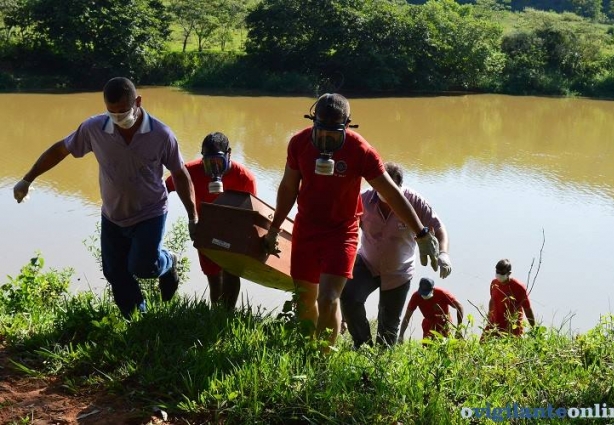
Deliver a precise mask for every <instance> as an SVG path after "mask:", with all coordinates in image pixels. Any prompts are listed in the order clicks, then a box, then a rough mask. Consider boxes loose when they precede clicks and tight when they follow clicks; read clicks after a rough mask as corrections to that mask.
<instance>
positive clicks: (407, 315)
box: [399, 306, 416, 342]
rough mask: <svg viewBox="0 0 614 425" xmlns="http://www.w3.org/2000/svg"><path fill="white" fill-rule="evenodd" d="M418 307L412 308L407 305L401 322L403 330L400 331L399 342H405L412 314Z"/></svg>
mask: <svg viewBox="0 0 614 425" xmlns="http://www.w3.org/2000/svg"><path fill="white" fill-rule="evenodd" d="M414 311H416V309H415V308H414V309H411V308H410V307H409V306H407V311H405V316H404V317H403V321H402V322H401V330H400V331H399V342H403V340H404V335H405V331H406V330H407V326H408V325H409V320H410V319H411V316H412V314H414Z"/></svg>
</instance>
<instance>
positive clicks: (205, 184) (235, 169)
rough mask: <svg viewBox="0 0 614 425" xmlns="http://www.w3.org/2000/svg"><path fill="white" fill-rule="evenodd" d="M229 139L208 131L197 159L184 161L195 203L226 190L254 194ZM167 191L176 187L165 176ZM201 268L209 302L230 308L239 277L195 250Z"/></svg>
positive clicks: (249, 177)
mask: <svg viewBox="0 0 614 425" xmlns="http://www.w3.org/2000/svg"><path fill="white" fill-rule="evenodd" d="M230 151H231V149H230V142H229V141H228V137H226V136H225V135H224V134H222V133H219V132H215V133H210V134H208V135H207V136H206V137H205V139H204V140H203V144H202V150H201V153H202V155H203V157H202V158H200V159H195V160H194V161H190V162H188V163H187V164H186V167H187V169H188V172H189V173H190V177H191V178H192V182H193V184H194V191H195V194H196V203H197V205H200V203H201V202H213V201H214V200H215V198H217V197H218V195H219V194H220V193H222V192H223V191H224V189H227V190H236V191H240V192H247V193H251V194H252V195H254V196H256V177H254V175H253V174H252V172H251V171H249V170H248V169H247V168H246V167H245V166H243V165H241V164H239V163H238V162H236V161H231V160H230ZM166 187H167V188H168V191H169V192H170V191H173V190H175V185H174V183H173V179H172V178H171V177H168V178H167V179H166ZM198 259H199V261H200V267H201V269H202V271H203V273H204V274H205V275H206V276H207V280H208V281H209V292H210V296H211V303H212V304H213V303H221V304H222V305H224V306H225V307H226V308H228V309H229V310H231V309H233V308H234V307H235V305H236V303H237V299H238V298H239V291H240V289H241V280H240V278H239V277H238V276H235V275H233V274H231V273H228V272H227V271H225V270H222V269H221V267H220V266H218V265H217V264H216V263H214V262H213V261H211V260H210V259H209V258H208V257H207V256H205V255H203V254H201V253H200V252H199V253H198Z"/></svg>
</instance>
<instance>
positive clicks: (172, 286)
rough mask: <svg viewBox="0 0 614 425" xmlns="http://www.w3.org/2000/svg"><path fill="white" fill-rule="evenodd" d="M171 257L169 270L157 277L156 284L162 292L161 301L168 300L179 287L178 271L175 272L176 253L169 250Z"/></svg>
mask: <svg viewBox="0 0 614 425" xmlns="http://www.w3.org/2000/svg"><path fill="white" fill-rule="evenodd" d="M170 254H171V257H172V258H173V265H172V266H171V268H170V270H169V271H167V272H166V273H164V274H163V275H162V276H160V277H159V278H158V284H159V286H160V292H161V293H162V301H170V300H171V298H173V295H175V292H177V288H178V287H179V273H177V261H178V258H177V254H175V253H174V252H171V253H170Z"/></svg>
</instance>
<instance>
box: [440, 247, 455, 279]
mask: <svg viewBox="0 0 614 425" xmlns="http://www.w3.org/2000/svg"><path fill="white" fill-rule="evenodd" d="M437 264H439V267H440V268H441V270H440V271H439V277H440V278H442V279H445V278H446V277H448V276H450V273H452V262H451V261H450V255H449V254H448V253H447V252H440V253H439V257H438V258H437Z"/></svg>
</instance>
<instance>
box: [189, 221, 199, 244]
mask: <svg viewBox="0 0 614 425" xmlns="http://www.w3.org/2000/svg"><path fill="white" fill-rule="evenodd" d="M197 225H198V219H194V220H190V221H188V232H189V233H190V240H192V241H193V240H194V238H195V237H196V226H197Z"/></svg>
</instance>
